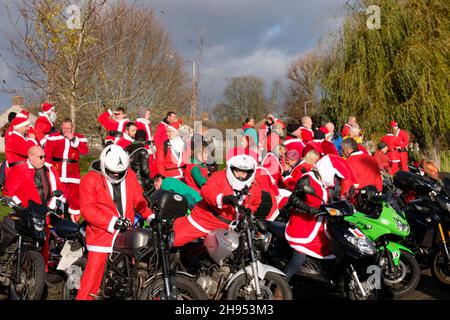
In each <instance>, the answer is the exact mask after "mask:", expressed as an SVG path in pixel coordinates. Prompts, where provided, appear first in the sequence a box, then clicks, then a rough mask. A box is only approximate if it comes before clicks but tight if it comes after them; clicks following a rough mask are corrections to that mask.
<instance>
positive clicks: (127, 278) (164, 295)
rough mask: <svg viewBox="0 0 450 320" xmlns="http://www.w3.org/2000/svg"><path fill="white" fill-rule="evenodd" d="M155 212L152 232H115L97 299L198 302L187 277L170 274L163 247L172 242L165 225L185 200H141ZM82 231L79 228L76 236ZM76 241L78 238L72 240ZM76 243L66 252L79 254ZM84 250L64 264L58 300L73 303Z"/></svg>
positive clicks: (157, 196)
mask: <svg viewBox="0 0 450 320" xmlns="http://www.w3.org/2000/svg"><path fill="white" fill-rule="evenodd" d="M147 200H148V201H149V203H150V205H151V208H152V209H153V212H154V213H155V219H154V220H153V221H152V224H151V225H152V229H146V228H135V229H128V230H126V231H122V232H120V233H119V234H118V236H117V238H116V240H115V242H114V245H113V252H112V253H111V254H110V255H109V257H108V260H107V264H106V267H105V271H104V276H103V280H102V284H101V287H100V292H99V295H98V296H96V297H94V298H95V299H97V300H104V299H114V300H119V299H120V300H137V299H139V300H149V299H150V300H164V299H167V300H172V299H176V300H204V299H205V295H204V291H203V290H202V288H200V287H199V286H198V285H197V284H196V283H195V282H194V281H192V279H193V276H190V275H188V274H186V273H181V272H176V273H175V272H172V270H171V269H170V264H169V263H168V248H170V243H171V241H172V240H173V236H171V234H172V233H171V231H170V230H171V222H172V220H173V218H174V217H175V216H177V215H184V214H185V213H186V211H187V202H186V200H185V199H184V198H183V197H181V196H179V195H176V194H174V193H172V192H169V191H163V190H160V191H157V192H154V193H153V194H152V195H151V196H149V197H148V199H147ZM82 230H83V229H82V228H79V229H78V231H77V233H80V232H81V231H82ZM77 237H78V236H77ZM77 241H78V242H79V240H75V242H73V243H70V244H69V245H68V247H69V250H68V252H69V255H70V248H72V247H74V248H73V250H79V248H80V244H76V243H77ZM86 256H87V252H86V251H84V252H83V256H82V257H79V258H78V259H76V257H73V256H72V260H75V261H74V262H73V263H72V264H71V265H70V266H65V270H66V273H67V281H66V282H65V285H64V286H65V288H64V290H63V296H62V298H63V299H74V298H75V297H76V293H77V292H78V289H79V283H80V278H81V276H82V272H83V271H84V269H85V267H86V262H87V259H86Z"/></svg>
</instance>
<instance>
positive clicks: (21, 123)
mask: <svg viewBox="0 0 450 320" xmlns="http://www.w3.org/2000/svg"><path fill="white" fill-rule="evenodd" d="M11 125H12V126H13V129H14V130H17V129H19V128H22V127H27V126H30V125H31V122H30V120H28V119H27V118H23V117H15V118H14V120H13V122H12V123H11Z"/></svg>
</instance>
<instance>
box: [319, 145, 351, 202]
mask: <svg viewBox="0 0 450 320" xmlns="http://www.w3.org/2000/svg"><path fill="white" fill-rule="evenodd" d="M316 168H317V169H318V171H319V172H320V175H321V181H322V183H323V185H324V186H325V187H326V188H329V189H331V188H333V187H334V186H335V178H336V177H337V178H339V180H340V187H341V188H340V195H341V196H346V195H347V193H348V192H349V190H350V188H351V187H352V186H353V187H355V188H358V187H359V185H358V179H357V178H356V175H355V173H354V172H353V170H352V168H351V167H350V166H349V165H348V163H347V161H346V160H344V159H343V158H341V157H339V156H337V155H334V154H327V155H326V156H324V157H322V158H321V159H320V160H319V161H317V163H316Z"/></svg>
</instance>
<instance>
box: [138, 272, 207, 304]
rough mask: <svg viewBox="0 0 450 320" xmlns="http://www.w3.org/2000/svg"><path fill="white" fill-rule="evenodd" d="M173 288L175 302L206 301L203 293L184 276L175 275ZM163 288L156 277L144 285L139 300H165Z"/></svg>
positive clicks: (192, 281) (161, 279) (161, 281)
mask: <svg viewBox="0 0 450 320" xmlns="http://www.w3.org/2000/svg"><path fill="white" fill-rule="evenodd" d="M174 282H175V283H174V287H175V288H176V293H175V294H176V297H175V299H176V300H206V299H207V298H206V293H205V291H204V290H203V289H202V288H201V287H200V286H199V285H198V284H197V282H195V281H194V280H193V279H190V278H188V277H186V276H182V275H178V274H177V275H175V277H174ZM165 299H167V298H166V294H165V287H164V280H163V278H162V277H158V278H156V279H155V280H152V281H150V282H149V283H148V284H146V286H145V288H144V289H143V291H142V293H141V295H140V296H139V300H165Z"/></svg>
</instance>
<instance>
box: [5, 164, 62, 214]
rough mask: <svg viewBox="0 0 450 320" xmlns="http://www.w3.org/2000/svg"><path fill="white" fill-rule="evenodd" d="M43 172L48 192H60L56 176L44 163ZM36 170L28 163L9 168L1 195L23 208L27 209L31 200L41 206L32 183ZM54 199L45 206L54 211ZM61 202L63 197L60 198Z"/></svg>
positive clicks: (48, 165)
mask: <svg viewBox="0 0 450 320" xmlns="http://www.w3.org/2000/svg"><path fill="white" fill-rule="evenodd" d="M45 171H46V172H47V178H48V182H49V192H50V193H52V192H53V191H55V190H61V183H60V181H59V178H58V174H57V172H56V171H55V169H54V168H53V167H52V165H51V164H49V163H45ZM35 172H36V169H35V168H34V167H33V166H32V165H31V163H30V162H29V161H26V162H25V163H22V164H19V165H17V166H14V167H13V168H11V170H10V171H9V173H8V177H7V179H6V183H5V188H4V189H3V195H5V196H7V197H12V198H13V200H14V202H15V203H17V204H22V206H24V207H25V208H26V207H28V201H30V200H33V201H34V202H36V203H39V204H42V202H41V197H40V196H39V191H38V189H37V188H36V184H35V182H34V174H35ZM56 200H57V199H56V198H55V197H49V201H48V203H47V205H48V206H49V207H50V208H52V209H54V208H55V207H56ZM60 200H62V201H63V197H61V198H60Z"/></svg>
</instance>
